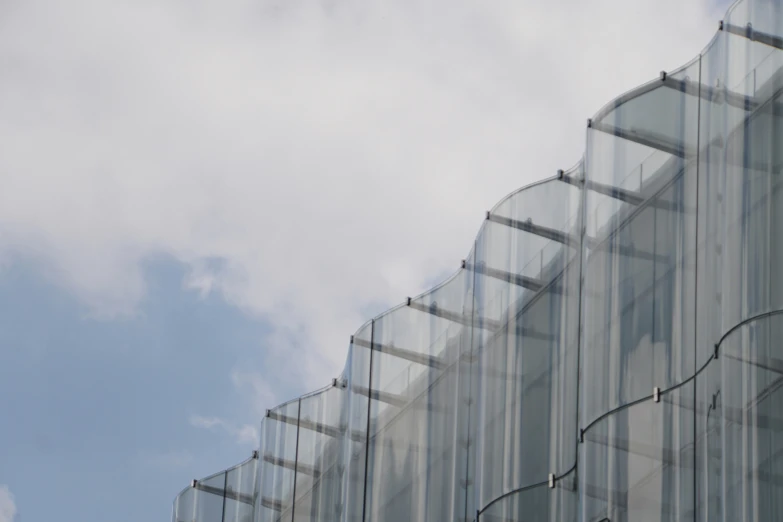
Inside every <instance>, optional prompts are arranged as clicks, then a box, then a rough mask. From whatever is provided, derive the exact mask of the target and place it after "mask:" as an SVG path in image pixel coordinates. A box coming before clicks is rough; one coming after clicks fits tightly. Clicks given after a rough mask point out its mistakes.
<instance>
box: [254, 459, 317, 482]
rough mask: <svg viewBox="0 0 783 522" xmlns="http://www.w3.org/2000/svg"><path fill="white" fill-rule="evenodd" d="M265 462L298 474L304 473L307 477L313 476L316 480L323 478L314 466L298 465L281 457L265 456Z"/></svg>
mask: <svg viewBox="0 0 783 522" xmlns="http://www.w3.org/2000/svg"><path fill="white" fill-rule="evenodd" d="M264 462H268V463H270V464H273V465H275V466H280V467H281V468H286V469H290V470H293V471H296V472H298V473H304V474H306V475H311V476H313V477H315V478H318V477H320V476H321V472H320V471H319V470H317V469H316V468H315V467H313V466H308V465H306V464H302V463H301V462H299V463H297V462H294V461H293V460H287V459H283V458H280V457H276V456H274V455H269V454H267V455H264Z"/></svg>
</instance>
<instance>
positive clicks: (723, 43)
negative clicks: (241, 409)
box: [173, 0, 783, 522]
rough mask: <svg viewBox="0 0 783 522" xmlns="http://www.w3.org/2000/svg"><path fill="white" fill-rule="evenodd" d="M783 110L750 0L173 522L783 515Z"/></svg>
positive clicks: (765, 22)
mask: <svg viewBox="0 0 783 522" xmlns="http://www.w3.org/2000/svg"><path fill="white" fill-rule="evenodd" d="M782 97H783V0H740V1H738V2H737V3H735V4H734V5H733V6H732V7H731V8H730V10H729V12H728V13H727V15H726V17H725V19H724V20H723V21H722V22H721V24H720V28H719V30H718V31H717V33H716V35H715V37H714V38H713V40H712V41H711V42H710V44H709V45H708V47H707V48H706V49H705V50H704V51H703V52H702V54H700V55H699V56H697V57H696V58H695V59H694V60H692V61H691V62H690V63H688V64H686V65H685V66H683V67H681V68H680V69H678V70H676V71H673V72H669V73H661V74H660V75H659V76H658V77H657V78H656V79H654V80H652V81H651V82H649V83H647V84H645V85H642V86H640V87H638V88H636V89H633V90H632V91H630V92H628V93H625V94H623V95H622V96H620V97H618V98H617V99H615V100H613V101H612V102H610V103H609V104H607V105H606V106H605V107H604V108H603V109H601V110H600V111H599V112H598V113H597V114H596V115H595V116H594V117H593V118H592V119H590V120H589V121H588V125H587V129H586V133H587V148H586V151H585V155H584V158H583V159H582V160H581V161H580V162H578V164H577V165H576V166H574V167H573V168H571V169H570V170H567V171H561V172H558V174H557V175H556V176H554V177H552V178H549V179H545V180H543V181H540V182H538V183H535V184H533V185H530V186H528V187H525V188H523V189H520V190H518V191H516V192H514V193H512V194H511V195H509V196H508V197H506V198H505V199H504V200H502V201H501V202H500V203H498V205H496V206H495V208H493V209H492V210H491V211H489V212H487V214H486V219H485V220H484V222H483V224H482V226H481V228H480V230H479V233H478V235H477V237H476V239H475V242H474V244H473V245H472V248H471V249H470V253H469V255H468V256H467V257H466V259H465V260H464V261H462V264H461V268H460V269H459V270H458V271H457V273H456V274H455V275H454V276H452V277H451V278H450V279H449V280H447V281H446V282H444V283H442V284H441V285H439V286H438V287H436V288H434V289H432V290H430V291H429V292H427V293H425V294H423V295H420V296H418V297H414V298H408V299H407V300H406V301H405V302H404V303H402V304H401V305H399V306H397V307H396V308H393V309H391V310H389V311H388V312H385V313H384V314H381V315H380V316H378V317H376V318H374V319H372V320H371V321H369V322H368V323H366V324H364V325H363V326H362V327H361V328H360V329H359V330H358V331H357V332H356V333H355V334H354V335H353V336H351V338H350V343H349V345H348V356H347V360H346V365H345V368H344V370H343V373H342V374H341V375H340V376H338V377H336V378H334V379H333V380H332V382H331V384H330V385H328V386H327V387H326V388H323V389H321V390H318V391H316V392H313V393H311V394H308V395H305V396H303V397H300V398H298V399H295V400H293V401H290V402H288V403H285V404H282V405H280V406H277V407H276V408H273V409H270V410H269V411H268V412H267V414H266V417H265V418H264V419H263V420H262V429H261V441H260V445H259V449H258V451H256V452H255V453H254V455H253V457H252V458H251V459H249V460H248V461H246V462H244V463H242V464H240V465H238V466H236V467H234V468H231V469H229V470H227V471H224V472H221V473H219V474H217V475H213V476H211V477H208V478H205V479H202V480H197V481H193V483H192V484H191V486H190V487H188V488H186V489H185V490H184V491H182V493H180V495H179V496H178V497H177V498H176V500H175V503H174V518H173V520H174V521H175V522H225V521H234V522H272V521H274V522H277V521H296V522H300V521H301V522H310V521H313V522H315V521H323V522H332V521H333V522H338V521H339V522H368V521H373V522H382V521H384V522H397V521H414V522H424V521H433V522H434V521H455V522H456V521H459V522H470V521H475V522H490V521H491V522H496V521H497V522H501V521H504V522H505V521H550V522H555V521H558V522H560V521H584V522H606V521H609V522H620V521H631V522H648V521H649V522H652V521H685V520H694V521H696V520H699V521H715V520H725V521H740V520H741V521H768V520H778V519H783V275H782V276H781V277H778V276H777V272H776V271H775V267H778V266H783V119H781V120H779V119H778V118H777V116H778V113H780V114H781V116H783V99H781V98H782ZM778 122H781V124H782V125H781V127H780V128H779V126H778ZM778 240H780V241H778ZM781 273H782V274H783V272H781ZM778 400H780V402H778Z"/></svg>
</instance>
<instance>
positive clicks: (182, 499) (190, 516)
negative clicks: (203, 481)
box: [172, 487, 196, 522]
mask: <svg viewBox="0 0 783 522" xmlns="http://www.w3.org/2000/svg"><path fill="white" fill-rule="evenodd" d="M194 520H196V490H195V489H194V488H190V487H189V488H186V489H184V490H183V491H182V492H181V493H180V494H179V495H178V496H177V498H176V500H174V513H173V517H172V522H193V521H194Z"/></svg>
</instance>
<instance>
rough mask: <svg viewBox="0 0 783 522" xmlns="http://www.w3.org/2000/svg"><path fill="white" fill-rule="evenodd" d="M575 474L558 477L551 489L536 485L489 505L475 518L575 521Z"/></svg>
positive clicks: (481, 520)
mask: <svg viewBox="0 0 783 522" xmlns="http://www.w3.org/2000/svg"><path fill="white" fill-rule="evenodd" d="M576 489H577V488H576V472H575V471H571V472H570V473H568V474H567V475H564V476H562V477H558V479H557V481H556V482H555V483H554V487H550V486H549V484H540V485H538V486H535V487H531V488H529V489H525V490H523V491H520V492H518V493H513V494H511V495H508V496H506V497H503V498H502V499H498V500H497V501H496V502H493V503H492V505H490V506H487V508H486V509H485V510H484V511H483V512H482V513H481V514H480V515H479V517H478V521H479V522H507V521H509V520H525V521H530V522H567V521H570V520H576V517H577V494H576Z"/></svg>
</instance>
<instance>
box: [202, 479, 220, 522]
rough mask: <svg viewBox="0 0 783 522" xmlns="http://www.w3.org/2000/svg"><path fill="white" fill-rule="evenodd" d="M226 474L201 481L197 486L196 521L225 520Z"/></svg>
mask: <svg viewBox="0 0 783 522" xmlns="http://www.w3.org/2000/svg"><path fill="white" fill-rule="evenodd" d="M225 487H226V474H225V472H221V473H218V474H217V475H213V476H211V477H207V478H205V479H201V480H199V481H198V483H197V484H196V520H197V521H198V522H214V521H216V520H222V519H223V491H224V490H225Z"/></svg>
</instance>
